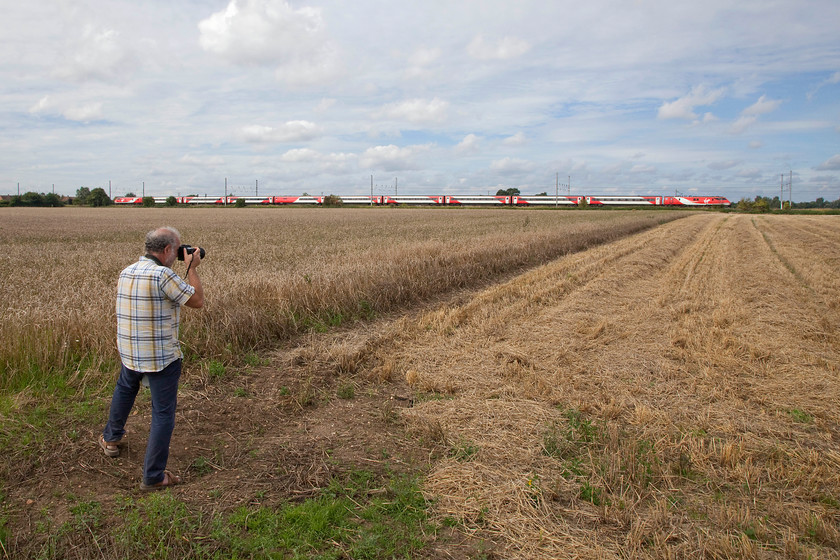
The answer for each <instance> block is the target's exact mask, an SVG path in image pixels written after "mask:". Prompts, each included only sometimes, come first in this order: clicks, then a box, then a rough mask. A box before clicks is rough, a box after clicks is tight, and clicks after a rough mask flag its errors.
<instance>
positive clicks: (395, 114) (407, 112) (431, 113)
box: [373, 97, 449, 124]
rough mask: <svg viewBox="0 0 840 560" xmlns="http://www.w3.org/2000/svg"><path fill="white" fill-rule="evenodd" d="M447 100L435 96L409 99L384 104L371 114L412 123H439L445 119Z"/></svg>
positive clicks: (447, 107) (447, 108) (447, 106)
mask: <svg viewBox="0 0 840 560" xmlns="http://www.w3.org/2000/svg"><path fill="white" fill-rule="evenodd" d="M448 110H449V102H447V101H444V100H442V99H438V98H437V97H435V98H434V99H432V100H431V101H430V100H428V99H409V100H406V101H402V102H400V103H391V104H389V105H385V106H384V107H382V108H381V109H380V110H379V111H376V112H375V113H374V114H373V116H374V117H376V118H387V119H394V120H406V121H408V122H410V123H414V124H428V123H441V122H444V121H445V120H446V116H447V112H448Z"/></svg>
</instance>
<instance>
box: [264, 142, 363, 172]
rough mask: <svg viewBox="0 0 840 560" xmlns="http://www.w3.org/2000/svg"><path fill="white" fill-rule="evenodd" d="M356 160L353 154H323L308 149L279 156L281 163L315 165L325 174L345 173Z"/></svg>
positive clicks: (294, 150) (300, 149) (299, 149)
mask: <svg viewBox="0 0 840 560" xmlns="http://www.w3.org/2000/svg"><path fill="white" fill-rule="evenodd" d="M356 159H357V158H356V155H355V154H346V153H330V154H323V153H321V152H319V151H317V150H312V149H310V148H296V149H293V150H289V151H288V152H286V153H284V154H283V155H281V156H280V161H282V162H283V163H295V164H315V165H317V168H318V171H319V172H326V173H340V172H345V171H347V170H348V166H349V164H350V163H351V162H353V161H355V160H356Z"/></svg>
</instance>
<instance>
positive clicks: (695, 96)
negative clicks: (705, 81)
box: [657, 85, 726, 120]
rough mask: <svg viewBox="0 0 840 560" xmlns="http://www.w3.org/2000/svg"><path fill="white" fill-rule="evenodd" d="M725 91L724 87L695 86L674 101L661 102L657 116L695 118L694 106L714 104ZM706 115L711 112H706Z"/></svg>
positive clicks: (663, 117)
mask: <svg viewBox="0 0 840 560" xmlns="http://www.w3.org/2000/svg"><path fill="white" fill-rule="evenodd" d="M725 91H726V90H725V89H724V88H719V89H715V90H710V89H708V88H707V87H706V86H702V85H700V86H695V87H693V88H692V89H691V92H689V93H688V94H687V95H684V96H683V97H680V98H679V99H677V100H675V101H671V102H667V103H663V104H662V106H661V107H659V112H658V113H657V116H658V118H660V119H686V120H695V119H697V115H696V114H695V113H694V108H695V107H705V106H708V105H712V104H714V103H715V102H717V101H718V100H719V99H720V98H721V97H723V94H724V93H725ZM707 115H711V114H710V113H707ZM712 117H713V115H712ZM704 120H705V117H704Z"/></svg>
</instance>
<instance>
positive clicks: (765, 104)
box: [729, 95, 782, 134]
mask: <svg viewBox="0 0 840 560" xmlns="http://www.w3.org/2000/svg"><path fill="white" fill-rule="evenodd" d="M781 104H782V102H781V100H778V99H767V96H766V95H762V96H761V97H759V98H758V101H756V102H755V103H753V104H752V105H750V106H749V107H747V108H746V109H744V110H743V111H741V116H740V117H738V119H737V120H736V121H735V122H734V123H732V126H731V127H730V129H729V131H730V132H731V133H732V134H741V133H743V132H744V131H746V130H747V129H748V128H749V127H751V126H752V125H753V124H755V122H756V121H757V120H758V116H759V115H766V114H767V113H772V112H773V111H775V110H776V109H778V108H779V106H780V105H781Z"/></svg>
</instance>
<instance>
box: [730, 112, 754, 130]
mask: <svg viewBox="0 0 840 560" xmlns="http://www.w3.org/2000/svg"><path fill="white" fill-rule="evenodd" d="M757 120H758V117H756V116H755V115H742V116H741V117H738V120H736V121H735V122H734V123H732V126H731V127H729V132H731V133H732V134H741V133H743V132H744V131H745V130H747V129H748V128H749V127H750V126H752V125H753V124H754V123H755V121H757Z"/></svg>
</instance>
